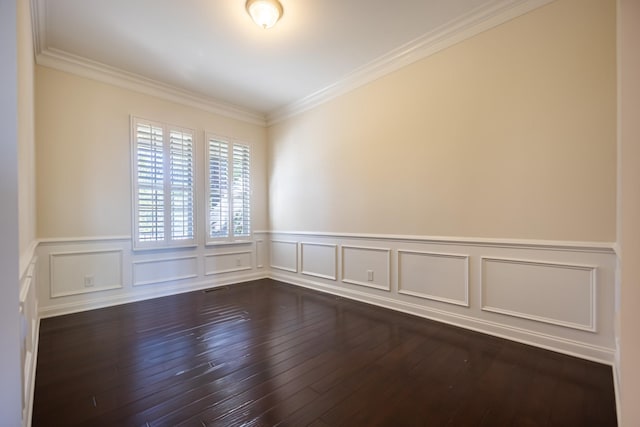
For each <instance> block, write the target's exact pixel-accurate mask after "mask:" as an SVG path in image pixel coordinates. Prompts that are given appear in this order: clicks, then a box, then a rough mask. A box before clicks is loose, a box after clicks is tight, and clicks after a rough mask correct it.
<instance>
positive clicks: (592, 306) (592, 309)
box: [480, 256, 598, 333]
mask: <svg viewBox="0 0 640 427" xmlns="http://www.w3.org/2000/svg"><path fill="white" fill-rule="evenodd" d="M485 261H495V262H501V263H506V264H521V265H537V266H548V267H554V268H565V269H571V270H583V271H588V272H589V273H590V274H589V276H590V280H589V294H590V296H591V300H590V302H589V315H590V316H589V324H588V325H584V324H580V323H573V322H565V321H562V320H557V319H553V318H550V317H542V316H535V315H532V314H527V313H521V312H517V311H512V310H505V309H502V308H497V307H491V306H488V305H485V302H484V289H485V278H484V272H485ZM596 272H597V267H596V266H593V265H581V264H568V263H558V262H547V261H537V260H527V259H513V258H502V257H484V256H483V257H480V309H481V310H482V311H488V312H492V313H498V314H504V315H507V316H513V317H519V318H522V319H527V320H534V321H536V322H543V323H549V324H551V325H556V326H563V327H565V328H572V329H578V330H581V331H587V332H594V333H595V332H597V330H596V307H597V305H598V304H597V293H596Z"/></svg>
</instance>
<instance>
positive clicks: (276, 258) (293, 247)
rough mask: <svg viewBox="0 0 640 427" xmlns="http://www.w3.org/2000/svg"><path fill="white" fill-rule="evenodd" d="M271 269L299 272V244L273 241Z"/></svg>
mask: <svg viewBox="0 0 640 427" xmlns="http://www.w3.org/2000/svg"><path fill="white" fill-rule="evenodd" d="M271 267H272V268H276V269H278V270H284V271H289V272H291V273H297V272H298V242H294V241H284V240H272V241H271Z"/></svg>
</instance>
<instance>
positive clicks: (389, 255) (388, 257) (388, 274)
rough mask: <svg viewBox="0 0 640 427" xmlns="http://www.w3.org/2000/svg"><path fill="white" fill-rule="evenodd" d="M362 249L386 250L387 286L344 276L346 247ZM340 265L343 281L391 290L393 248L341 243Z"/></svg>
mask: <svg viewBox="0 0 640 427" xmlns="http://www.w3.org/2000/svg"><path fill="white" fill-rule="evenodd" d="M345 248H347V249H362V250H365V251H373V252H386V253H387V286H383V285H376V284H375V283H371V282H361V281H359V280H350V279H345V278H344V249H345ZM340 260H341V263H340V265H341V266H342V271H341V272H340V274H341V276H342V282H343V283H349V284H351V285H358V286H365V287H367V288H373V289H380V290H383V291H387V292H391V248H375V247H370V246H354V245H341V246H340Z"/></svg>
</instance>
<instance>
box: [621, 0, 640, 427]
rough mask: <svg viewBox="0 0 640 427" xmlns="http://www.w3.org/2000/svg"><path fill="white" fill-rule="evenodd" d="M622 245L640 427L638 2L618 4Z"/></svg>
mask: <svg viewBox="0 0 640 427" xmlns="http://www.w3.org/2000/svg"><path fill="white" fill-rule="evenodd" d="M618 4H619V8H620V9H619V36H620V39H619V53H620V62H619V64H620V86H619V89H620V104H619V105H620V128H619V130H620V134H619V135H620V141H619V150H620V156H619V163H618V165H619V184H620V188H619V192H618V246H619V249H620V252H619V254H618V255H619V260H620V266H621V270H620V272H621V274H620V280H619V281H620V286H621V289H620V304H621V306H620V321H621V327H620V367H619V369H620V373H621V381H620V390H621V397H622V399H621V405H622V414H621V417H620V419H621V420H622V424H621V425H622V426H623V427H627V426H629V427H631V426H638V425H640V405H638V398H639V397H640V332H639V331H638V327H639V326H640V310H639V307H640V265H639V264H638V260H639V259H640V193H639V192H638V190H639V189H640V122H638V118H639V117H640V2H638V1H637V0H619V3H618Z"/></svg>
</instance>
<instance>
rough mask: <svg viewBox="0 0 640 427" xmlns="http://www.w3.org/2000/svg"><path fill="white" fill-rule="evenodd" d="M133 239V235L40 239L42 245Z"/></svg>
mask: <svg viewBox="0 0 640 427" xmlns="http://www.w3.org/2000/svg"><path fill="white" fill-rule="evenodd" d="M125 240H128V241H131V236H126V235H123V236H88V237H46V238H43V239H39V240H38V243H39V244H41V245H56V244H60V243H90V242H117V241H125Z"/></svg>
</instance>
